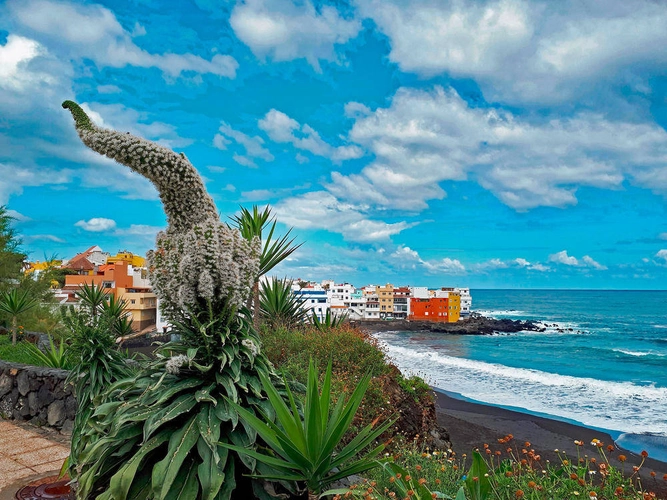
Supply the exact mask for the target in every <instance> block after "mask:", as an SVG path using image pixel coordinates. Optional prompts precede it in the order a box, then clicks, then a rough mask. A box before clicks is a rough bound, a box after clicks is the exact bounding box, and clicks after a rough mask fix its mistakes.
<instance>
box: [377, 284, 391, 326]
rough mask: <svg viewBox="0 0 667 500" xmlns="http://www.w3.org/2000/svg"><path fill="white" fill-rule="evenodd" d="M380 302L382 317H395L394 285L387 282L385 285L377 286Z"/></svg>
mask: <svg viewBox="0 0 667 500" xmlns="http://www.w3.org/2000/svg"><path fill="white" fill-rule="evenodd" d="M375 290H376V293H377V295H378V299H379V302H380V319H393V318H394V285H392V284H391V283H387V284H386V285H385V286H377V287H375Z"/></svg>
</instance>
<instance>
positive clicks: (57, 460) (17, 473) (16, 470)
mask: <svg viewBox="0 0 667 500" xmlns="http://www.w3.org/2000/svg"><path fill="white" fill-rule="evenodd" d="M60 441H62V440H60ZM68 455H69V448H68V447H67V446H65V445H64V444H62V443H58V442H56V441H54V440H50V439H47V438H46V437H44V436H43V435H41V434H40V433H38V432H36V431H32V430H29V429H27V428H25V427H19V426H17V425H15V424H13V423H11V422H8V421H6V420H1V419H0V490H2V489H3V488H4V487H6V486H7V485H9V484H12V483H14V482H16V481H17V480H19V479H22V478H24V477H30V476H34V475H35V474H43V473H45V472H51V471H59V470H60V468H61V467H62V465H63V461H64V460H65V458H67V456H68Z"/></svg>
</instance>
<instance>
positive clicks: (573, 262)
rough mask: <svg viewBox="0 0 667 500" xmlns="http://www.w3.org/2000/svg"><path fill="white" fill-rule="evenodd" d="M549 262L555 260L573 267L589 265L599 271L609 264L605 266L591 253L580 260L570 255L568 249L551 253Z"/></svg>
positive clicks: (605, 268)
mask: <svg viewBox="0 0 667 500" xmlns="http://www.w3.org/2000/svg"><path fill="white" fill-rule="evenodd" d="M549 262H555V263H557V264H564V265H566V266H572V267H588V268H593V269H596V270H598V271H605V270H607V266H603V265H602V264H600V263H599V262H597V261H596V260H594V259H593V258H592V257H591V256H590V255H584V256H583V257H582V258H581V260H580V259H577V258H576V257H573V256H571V255H568V254H567V250H561V251H560V252H557V253H555V254H552V255H549Z"/></svg>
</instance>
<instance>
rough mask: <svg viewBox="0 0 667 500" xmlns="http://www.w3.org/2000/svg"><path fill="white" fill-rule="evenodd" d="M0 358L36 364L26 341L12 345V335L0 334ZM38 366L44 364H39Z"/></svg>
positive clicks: (13, 361)
mask: <svg viewBox="0 0 667 500" xmlns="http://www.w3.org/2000/svg"><path fill="white" fill-rule="evenodd" d="M0 359H1V360H3V361H9V362H12V363H23V364H26V365H34V364H35V361H34V360H33V358H32V357H31V356H30V354H29V353H28V352H27V351H26V349H25V341H23V342H18V343H17V344H16V345H12V336H11V334H10V335H0ZM36 366H44V365H43V364H39V365H36Z"/></svg>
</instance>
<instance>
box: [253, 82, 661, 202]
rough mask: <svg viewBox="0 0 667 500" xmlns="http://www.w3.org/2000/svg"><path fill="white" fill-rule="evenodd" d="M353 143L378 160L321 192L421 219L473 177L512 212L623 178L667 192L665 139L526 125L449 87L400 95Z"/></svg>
mask: <svg viewBox="0 0 667 500" xmlns="http://www.w3.org/2000/svg"><path fill="white" fill-rule="evenodd" d="M274 111H275V110H274ZM269 116H272V117H273V118H274V119H271V120H269V119H268V118H269ZM289 120H291V119H290V118H289V117H286V115H283V114H282V113H279V112H274V113H270V114H269V115H267V119H266V121H270V122H272V123H276V124H278V123H279V124H281V126H276V127H267V129H268V130H274V129H275V130H276V132H275V133H276V134H289V133H290V130H291V128H293V127H294V126H295V125H294V123H291V122H290V121H289ZM349 137H350V139H351V140H352V141H353V142H355V143H357V144H360V145H361V146H363V147H364V148H365V149H367V150H368V151H370V152H371V153H373V154H374V155H375V159H374V161H372V162H371V163H370V164H368V165H367V166H366V167H365V168H364V169H363V170H362V171H361V173H360V174H350V175H341V174H339V173H333V174H332V182H331V183H330V184H329V185H327V186H326V187H327V189H328V190H329V191H330V192H331V193H332V194H334V195H335V196H336V197H338V198H339V199H340V200H342V201H347V202H351V203H375V204H377V205H379V206H381V207H383V208H389V207H391V208H398V209H404V210H413V211H419V210H422V209H424V208H426V207H427V201H428V200H431V199H441V198H443V197H444V196H445V192H444V191H443V190H442V188H441V187H440V185H439V183H441V182H442V181H448V180H449V181H459V180H465V179H468V178H470V177H472V178H473V179H475V180H477V181H478V182H479V183H480V184H481V185H482V186H483V187H485V188H486V189H489V190H490V191H492V192H493V193H494V194H495V195H496V196H497V197H498V198H500V200H501V201H503V202H504V203H505V204H507V205H509V206H511V207H513V208H515V209H517V210H527V209H530V208H533V207H536V206H555V207H563V206H567V205H572V204H576V202H577V199H576V196H575V194H576V189H577V187H579V186H593V187H598V188H603V189H618V188H620V187H621V185H622V183H623V181H624V180H626V179H629V180H631V181H634V182H635V183H637V184H639V185H641V186H645V187H650V188H651V189H654V190H656V191H661V192H663V193H665V192H667V168H665V166H666V165H667V132H665V130H664V129H662V128H661V127H659V126H658V125H656V124H652V123H634V122H628V121H620V120H611V119H609V118H607V117H605V116H603V115H599V114H593V113H589V112H581V113H578V114H575V115H574V116H572V117H570V118H566V119H552V120H548V121H545V120H541V119H538V118H532V119H529V118H528V117H523V116H515V115H513V114H512V113H510V112H507V111H501V110H497V109H494V108H480V107H474V106H471V105H470V104H469V103H467V102H466V101H465V100H463V99H462V98H461V97H460V96H459V95H458V94H457V93H456V91H454V90H453V89H442V88H440V87H436V88H435V89H434V90H432V91H424V90H416V89H411V88H401V89H399V90H398V91H397V93H396V94H395V96H394V97H393V99H392V101H391V103H390V105H389V106H388V107H386V108H378V109H376V110H375V111H374V112H372V113H371V114H369V115H367V116H363V117H361V118H358V119H357V120H356V121H355V123H354V125H353V127H352V130H351V131H350V134H349ZM278 138H280V137H278Z"/></svg>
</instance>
